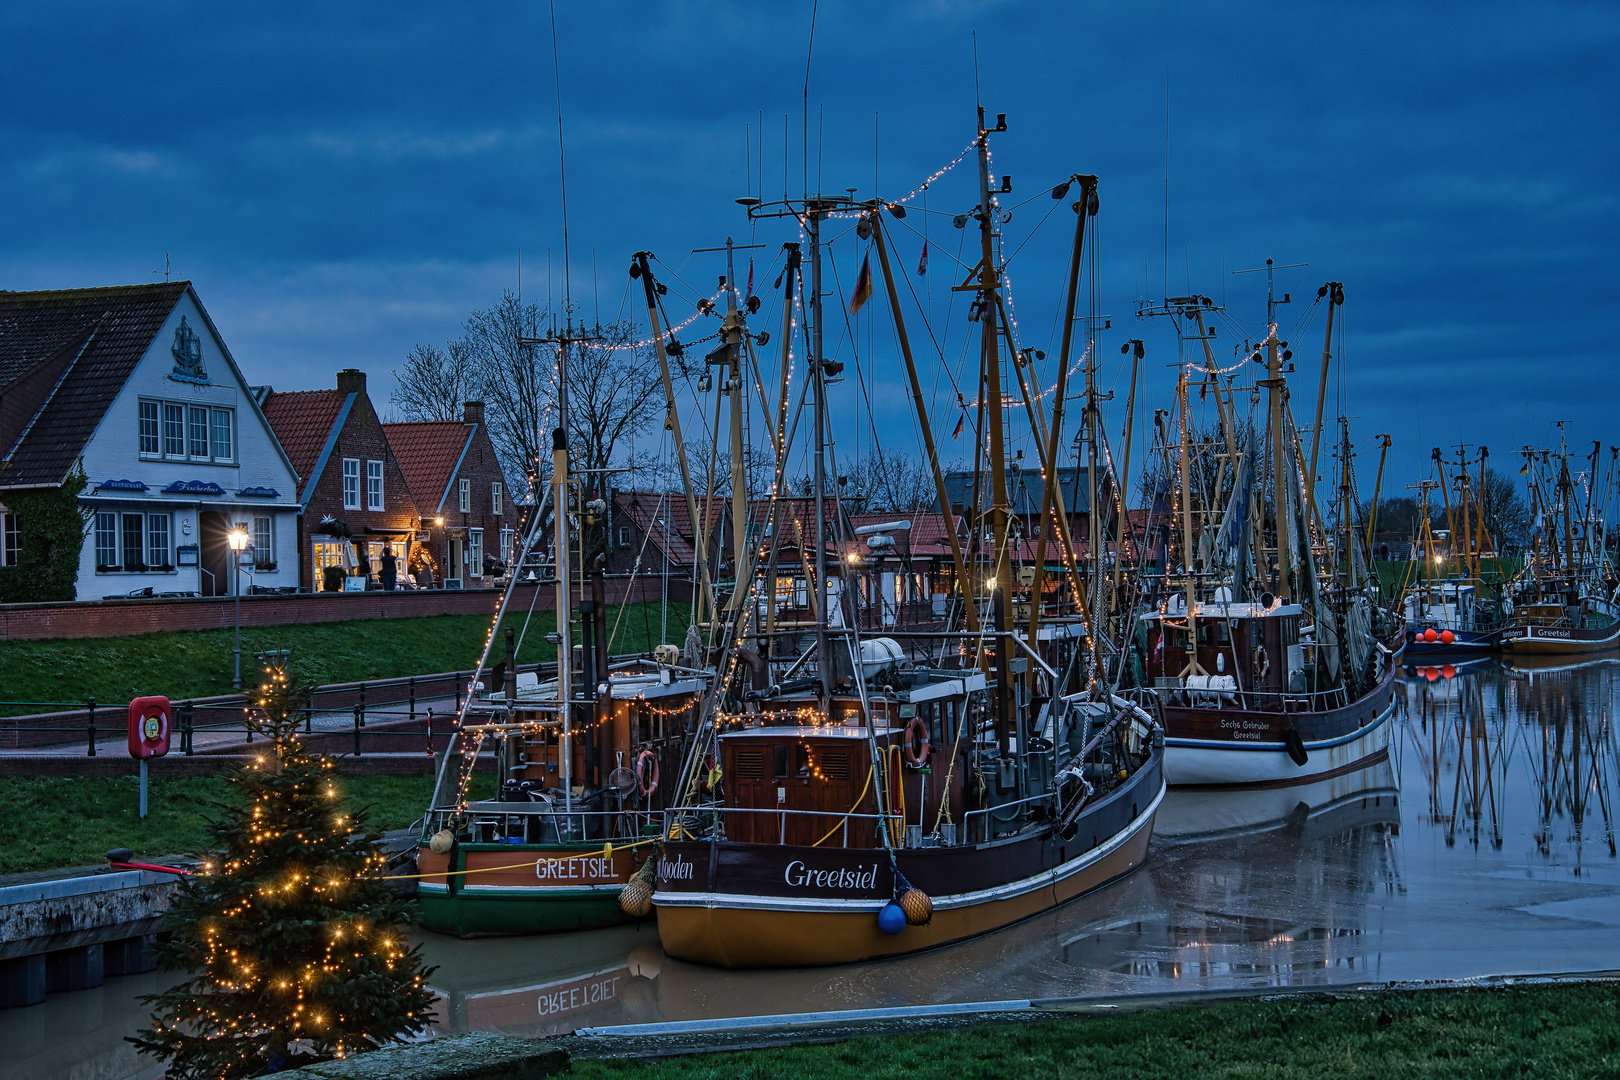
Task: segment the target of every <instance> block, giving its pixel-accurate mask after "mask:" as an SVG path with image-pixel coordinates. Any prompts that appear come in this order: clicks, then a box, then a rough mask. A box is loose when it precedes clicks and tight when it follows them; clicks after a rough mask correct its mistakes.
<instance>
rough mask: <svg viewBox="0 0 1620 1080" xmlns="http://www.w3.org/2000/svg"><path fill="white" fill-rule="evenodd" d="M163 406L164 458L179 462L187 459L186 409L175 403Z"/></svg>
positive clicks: (166, 403) (167, 403)
mask: <svg viewBox="0 0 1620 1080" xmlns="http://www.w3.org/2000/svg"><path fill="white" fill-rule="evenodd" d="M161 404H162V406H163V456H164V457H166V458H172V459H174V460H177V461H184V460H185V457H186V407H185V406H184V405H181V404H180V403H179V402H175V401H165V402H162V403H161Z"/></svg>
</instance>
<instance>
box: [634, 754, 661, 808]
mask: <svg viewBox="0 0 1620 1080" xmlns="http://www.w3.org/2000/svg"><path fill="white" fill-rule="evenodd" d="M636 789H637V790H638V791H640V792H641V796H642V798H647V799H650V798H652V793H653V792H655V791H657V790H658V755H657V754H655V753H653V752H652V751H651V750H643V751H642V752H641V753H639V754H637V755H636Z"/></svg>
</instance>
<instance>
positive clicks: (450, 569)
mask: <svg viewBox="0 0 1620 1080" xmlns="http://www.w3.org/2000/svg"><path fill="white" fill-rule="evenodd" d="M463 543H464V541H461V540H457V539H452V540H451V541H450V554H449V557H448V558H447V559H445V561H444V576H445V577H447V578H463V577H465V576H466V573H467V568H466V567H465V566H463V565H462V561H463V559H464V558H465V556H464V555H463V554H462V552H463V551H465V550H466V549H465V548H464V547H463V546H462V545H463Z"/></svg>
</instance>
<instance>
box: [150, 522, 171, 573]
mask: <svg viewBox="0 0 1620 1080" xmlns="http://www.w3.org/2000/svg"><path fill="white" fill-rule="evenodd" d="M160 521H161V522H162V524H161V525H159V522H160ZM145 536H146V568H147V569H148V570H158V571H162V568H163V567H165V566H166V567H168V568H169V569H170V570H172V569H174V521H173V519H172V518H171V517H170V516H169V515H168V514H147V515H146V529H145ZM154 541H157V542H156V543H154ZM160 544H161V548H160V547H159V545H160ZM162 572H167V571H162Z"/></svg>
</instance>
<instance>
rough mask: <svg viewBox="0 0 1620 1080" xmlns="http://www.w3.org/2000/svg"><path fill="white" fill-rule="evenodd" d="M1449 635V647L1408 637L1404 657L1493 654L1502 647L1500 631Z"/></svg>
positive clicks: (1466, 631) (1453, 633)
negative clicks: (1450, 636)
mask: <svg viewBox="0 0 1620 1080" xmlns="http://www.w3.org/2000/svg"><path fill="white" fill-rule="evenodd" d="M1409 633H1410V631H1409ZM1451 633H1452V638H1453V640H1452V642H1451V644H1449V645H1448V644H1446V643H1445V642H1443V641H1424V640H1423V639H1422V638H1421V637H1416V638H1411V637H1409V638H1408V639H1407V642H1406V655H1408V656H1410V657H1412V658H1413V659H1417V658H1418V657H1427V656H1470V655H1473V654H1476V653H1486V652H1495V651H1496V650H1497V649H1500V648H1501V647H1502V631H1501V630H1453V631H1452V632H1451Z"/></svg>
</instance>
